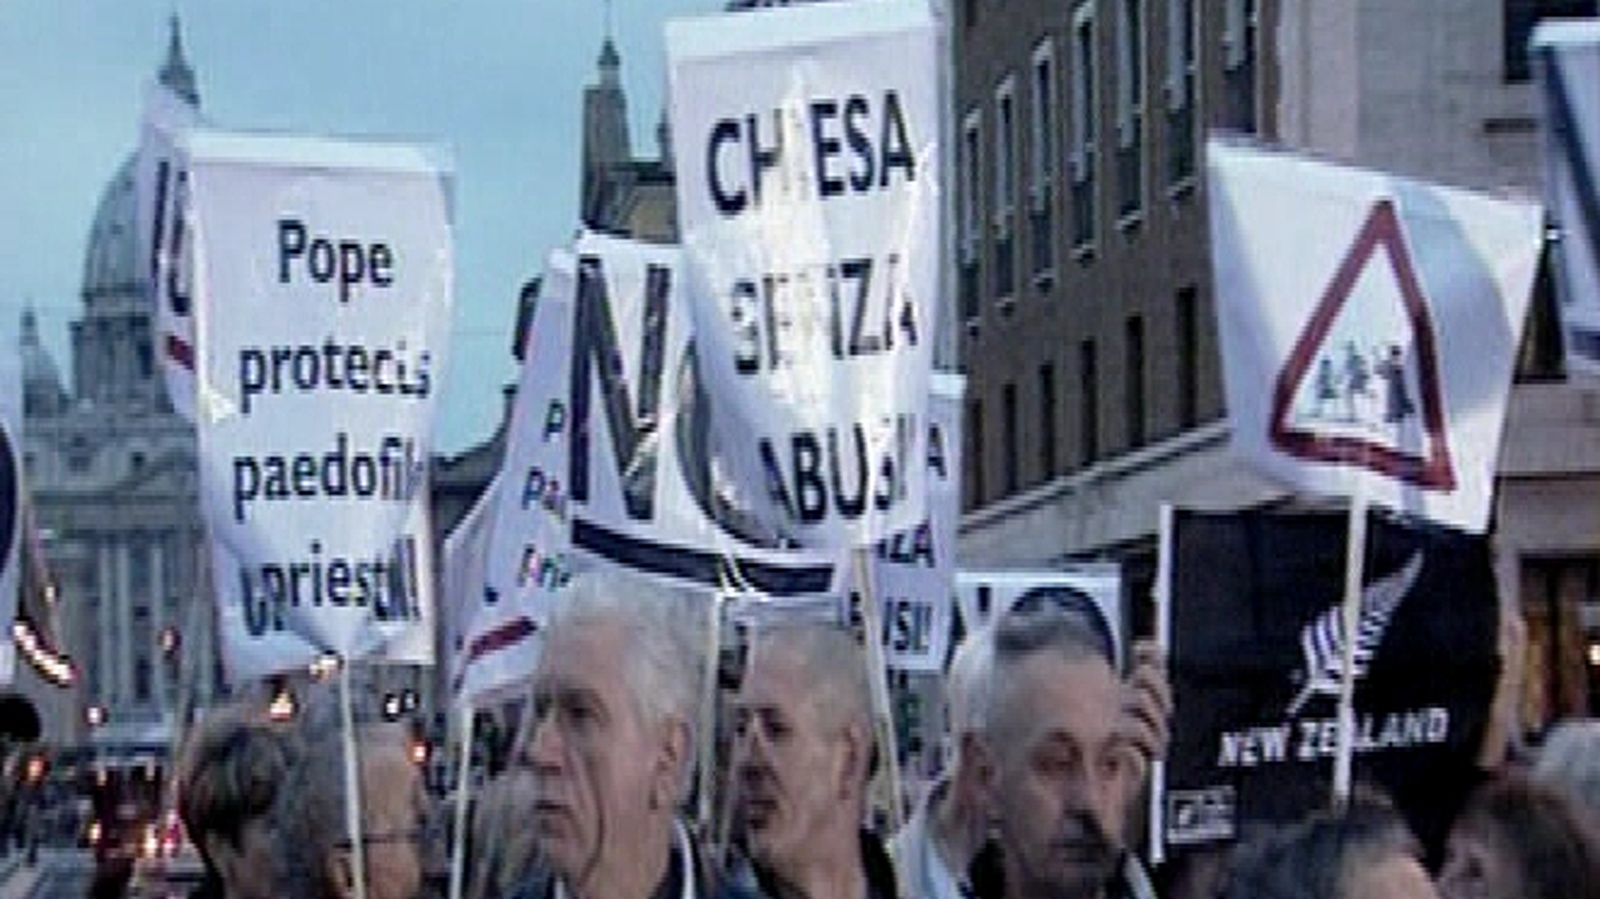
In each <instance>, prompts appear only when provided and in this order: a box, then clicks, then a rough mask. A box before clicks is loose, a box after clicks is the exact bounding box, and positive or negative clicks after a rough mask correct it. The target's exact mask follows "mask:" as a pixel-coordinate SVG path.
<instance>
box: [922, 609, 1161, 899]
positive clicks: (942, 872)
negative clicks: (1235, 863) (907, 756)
mask: <svg viewBox="0 0 1600 899" xmlns="http://www.w3.org/2000/svg"><path fill="white" fill-rule="evenodd" d="M1067 589H1068V590H1070V588H1067ZM1062 592H1063V590H1062V588H1055V590H1054V591H1034V592H1033V593H1030V594H1028V595H1026V596H1025V597H1024V598H1023V599H1021V600H1019V602H1018V605H1017V607H1016V608H1015V609H1014V610H1008V611H1007V613H1006V616H1007V617H1011V618H1012V619H1014V620H1015V619H1016V618H1017V617H1018V616H1022V617H1025V616H1028V615H1032V614H1035V613H1037V612H1039V611H1041V610H1045V611H1049V612H1052V613H1059V614H1060V615H1062V616H1065V617H1068V618H1072V619H1073V620H1076V621H1078V622H1079V623H1080V624H1081V625H1083V626H1082V627H1081V628H1078V629H1077V632H1078V633H1079V634H1080V635H1081V636H1082V637H1083V638H1084V640H1085V642H1086V644H1087V645H1088V646H1089V648H1092V649H1096V650H1097V654H1098V655H1100V656H1102V657H1103V658H1104V659H1105V660H1106V661H1107V662H1110V661H1112V657H1113V656H1114V655H1115V647H1114V645H1113V644H1112V642H1111V635H1110V632H1109V629H1108V628H1107V627H1106V626H1105V624H1104V622H1103V620H1101V619H1099V618H1098V616H1096V617H1093V618H1091V617H1090V616H1088V615H1086V614H1084V609H1085V608H1089V609H1093V608H1094V606H1093V600H1091V599H1089V598H1088V597H1087V596H1086V595H1080V596H1079V597H1074V599H1077V600H1078V601H1077V602H1065V603H1064V602H1061V601H1060V597H1059V595H1058V594H1060V593H1062ZM1072 592H1076V591H1072ZM995 627H996V625H995V624H994V623H989V624H986V625H984V626H982V627H979V628H978V629H976V630H974V631H972V632H971V633H969V634H968V635H967V636H966V638H965V639H964V640H962V641H961V644H960V645H959V646H957V647H956V651H955V654H954V655H953V656H952V658H951V660H950V665H949V668H948V670H947V671H946V675H945V718H946V732H947V739H948V740H949V741H950V748H951V756H950V767H949V770H948V771H947V773H946V774H945V776H943V777H942V778H941V779H940V780H939V782H938V783H936V784H935V785H934V788H933V789H932V791H930V793H929V795H928V797H927V798H926V800H925V801H924V802H923V803H922V805H920V806H919V807H918V808H917V810H916V812H915V813H914V814H913V815H912V817H911V820H910V821H908V822H907V823H906V825H905V826H904V827H902V828H901V829H900V832H899V833H897V834H896V835H895V838H894V840H893V841H892V843H891V844H890V852H891V853H892V854H893V856H894V861H895V871H896V873H897V875H898V876H899V878H900V882H901V884H902V885H903V887H904V889H905V891H906V892H907V894H908V895H912V896H917V897H919V899H963V897H965V896H968V895H970V893H971V884H970V883H969V880H970V869H971V868H972V866H973V863H974V860H975V859H976V858H977V857H978V856H979V853H980V850H982V849H983V848H984V844H985V841H986V840H987V839H988V837H989V823H990V809H989V804H988V801H987V798H986V796H987V793H988V790H987V788H986V787H985V786H984V784H983V783H982V777H981V776H980V775H981V772H980V770H979V766H978V765H977V764H976V762H975V755H976V754H977V753H978V751H979V743H978V741H980V740H981V739H982V737H983V735H984V733H985V730H986V727H987V723H988V716H989V712H990V701H991V698H992V684H991V680H992V676H993V667H994V631H995ZM1132 655H1133V665H1132V671H1131V674H1130V676H1129V678H1128V680H1127V682H1126V683H1125V684H1124V685H1122V687H1121V689H1120V692H1121V701H1122V714H1121V725H1120V728H1119V729H1120V731H1121V732H1122V733H1123V734H1125V735H1126V737H1127V739H1128V744H1129V745H1130V746H1131V747H1132V748H1133V749H1134V750H1135V762H1136V764H1138V765H1139V766H1140V767H1144V766H1146V765H1148V762H1149V761H1150V760H1152V759H1155V758H1159V757H1160V756H1161V755H1162V754H1163V753H1164V752H1165V751H1166V746H1167V742H1168V740H1169V737H1170V734H1169V731H1168V727H1167V719H1168V718H1169V717H1170V715H1171V711H1172V698H1171V687H1170V686H1169V684H1168V681H1167V676H1166V673H1165V670H1164V663H1163V662H1162V658H1161V654H1160V652H1159V650H1158V649H1157V648H1156V646H1155V644H1154V643H1153V642H1151V641H1137V642H1135V643H1134V646H1133V653H1132ZM1124 783H1125V785H1126V786H1127V787H1128V790H1129V792H1128V794H1127V796H1126V799H1125V802H1127V803H1133V802H1135V801H1137V800H1138V797H1139V795H1140V794H1139V788H1140V787H1141V786H1142V784H1143V779H1142V776H1138V777H1131V778H1128V779H1127V780H1126V781H1124ZM991 861H993V860H991ZM991 867H992V865H991Z"/></svg>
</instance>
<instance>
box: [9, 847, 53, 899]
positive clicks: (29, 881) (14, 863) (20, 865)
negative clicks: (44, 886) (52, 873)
mask: <svg viewBox="0 0 1600 899" xmlns="http://www.w3.org/2000/svg"><path fill="white" fill-rule="evenodd" d="M43 876H44V864H43V862H42V860H41V862H40V863H38V864H33V865H30V864H27V862H26V858H25V856H24V854H23V853H22V852H18V851H13V852H9V853H7V854H6V856H5V859H4V860H0V899H27V896H28V895H29V894H31V893H32V892H33V888H34V886H35V885H36V884H38V882H39V878H41V877H43Z"/></svg>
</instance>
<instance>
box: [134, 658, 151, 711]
mask: <svg viewBox="0 0 1600 899" xmlns="http://www.w3.org/2000/svg"><path fill="white" fill-rule="evenodd" d="M154 685H155V677H154V671H153V669H152V667H151V665H150V657H149V656H146V655H139V656H136V657H135V658H134V660H133V701H134V702H149V701H150V697H151V694H152V693H153V692H154V690H153V687H154Z"/></svg>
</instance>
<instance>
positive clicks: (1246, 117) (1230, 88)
mask: <svg viewBox="0 0 1600 899" xmlns="http://www.w3.org/2000/svg"><path fill="white" fill-rule="evenodd" d="M1223 3H1224V4H1225V8H1224V10H1223V21H1222V89H1223V109H1222V126H1223V127H1224V128H1229V129H1232V130H1234V131H1243V132H1245V133H1247V134H1253V133H1255V130H1256V25H1257V21H1256V0H1223Z"/></svg>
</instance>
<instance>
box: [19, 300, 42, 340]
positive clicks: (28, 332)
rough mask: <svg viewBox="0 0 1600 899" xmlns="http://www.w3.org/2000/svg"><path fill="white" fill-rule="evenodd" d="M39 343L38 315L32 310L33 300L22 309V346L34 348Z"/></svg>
mask: <svg viewBox="0 0 1600 899" xmlns="http://www.w3.org/2000/svg"><path fill="white" fill-rule="evenodd" d="M38 343H39V315H38V313H37V312H35V311H34V309H33V300H31V299H30V300H28V302H27V305H25V306H23V307H22V345H23V346H36V345H37V344H38Z"/></svg>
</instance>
